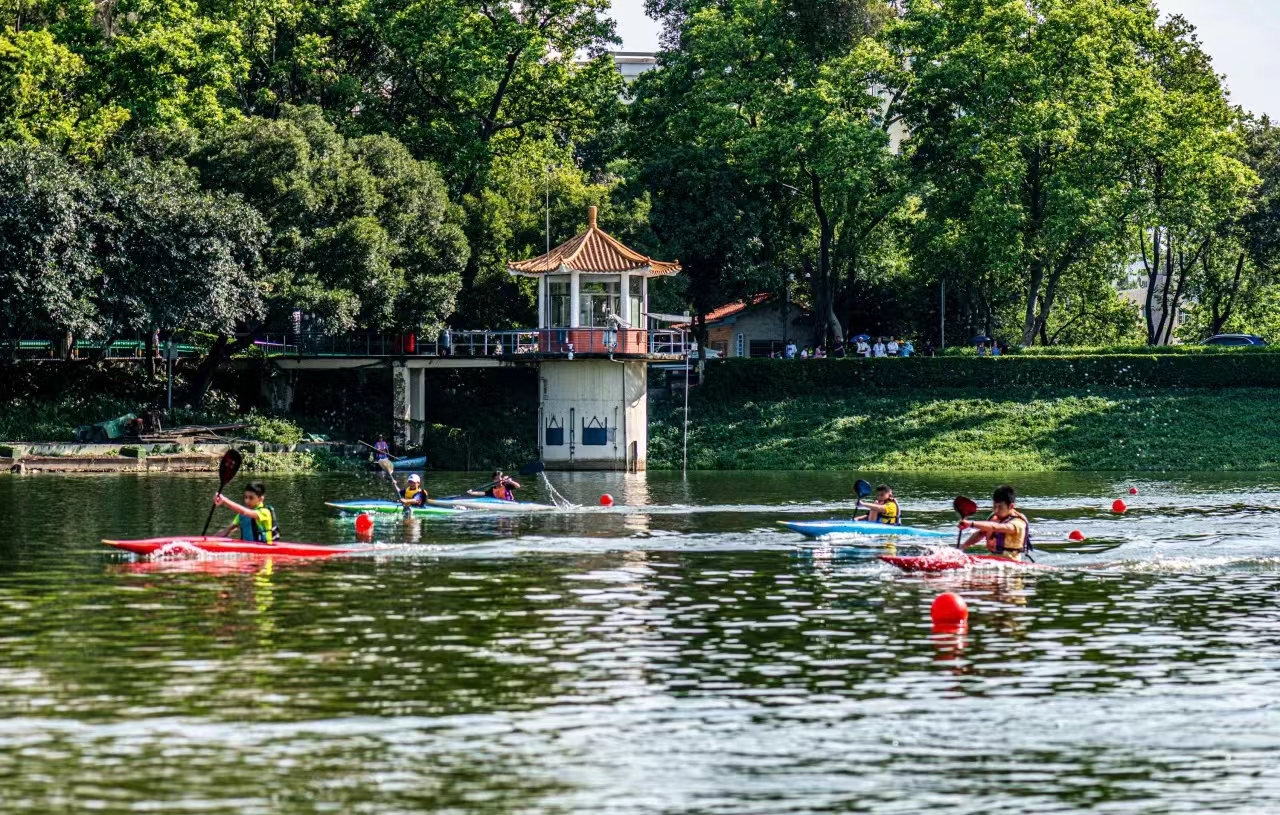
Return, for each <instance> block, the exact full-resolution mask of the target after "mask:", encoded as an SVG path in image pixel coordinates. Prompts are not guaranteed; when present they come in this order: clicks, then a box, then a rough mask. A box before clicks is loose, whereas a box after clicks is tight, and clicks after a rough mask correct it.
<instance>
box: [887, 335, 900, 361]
mask: <svg viewBox="0 0 1280 815" xmlns="http://www.w3.org/2000/svg"><path fill="white" fill-rule="evenodd" d="M884 348H885V350H886V351H888V352H889V356H891V357H896V356H897V355H898V351H899V348H898V341H897V340H895V339H894V338H893V337H890V338H889V342H888V344H886V345H885V347H884Z"/></svg>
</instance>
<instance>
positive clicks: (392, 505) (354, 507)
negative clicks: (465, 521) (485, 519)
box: [325, 498, 466, 516]
mask: <svg viewBox="0 0 1280 815" xmlns="http://www.w3.org/2000/svg"><path fill="white" fill-rule="evenodd" d="M325 506H327V507H329V508H331V509H336V510H338V511H339V512H378V513H383V514H388V515H390V514H396V515H403V514H405V513H406V512H408V513H409V514H410V515H414V516H430V515H457V514H458V513H461V512H466V510H465V509H462V508H460V507H436V506H430V505H427V506H425V507H406V506H405V505H404V504H402V503H400V502H399V501H383V500H380V499H377V498H363V499H361V500H359V501H329V502H327V503H326V504H325Z"/></svg>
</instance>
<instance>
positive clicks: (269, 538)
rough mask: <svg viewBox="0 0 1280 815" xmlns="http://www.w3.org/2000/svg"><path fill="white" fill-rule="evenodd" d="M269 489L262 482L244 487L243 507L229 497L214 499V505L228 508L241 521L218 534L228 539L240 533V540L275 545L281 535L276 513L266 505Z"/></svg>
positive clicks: (220, 495)
mask: <svg viewBox="0 0 1280 815" xmlns="http://www.w3.org/2000/svg"><path fill="white" fill-rule="evenodd" d="M266 494H267V488H266V487H265V486H263V484H262V482H261V481H250V482H249V483H248V484H245V485H244V505H243V506H241V505H240V504H237V503H236V502H235V501H232V500H231V499H230V498H228V497H227V496H225V495H223V494H221V493H219V494H217V495H215V496H214V497H213V503H215V504H217V505H218V506H220V507H226V508H227V509H229V510H231V511H232V512H234V513H236V514H237V515H239V516H240V520H239V521H237V522H236V523H233V524H231V525H230V526H228V527H227V528H226V529H223V530H222V531H220V532H219V533H218V534H219V535H220V536H222V537H228V536H230V535H231V533H232V532H238V533H239V536H240V540H243V541H258V542H259V543H265V544H266V545H268V546H272V545H274V544H275V540H276V537H277V536H278V535H279V527H278V525H277V524H276V511H275V509H273V508H272V507H269V506H267V505H266V503H265V498H266Z"/></svg>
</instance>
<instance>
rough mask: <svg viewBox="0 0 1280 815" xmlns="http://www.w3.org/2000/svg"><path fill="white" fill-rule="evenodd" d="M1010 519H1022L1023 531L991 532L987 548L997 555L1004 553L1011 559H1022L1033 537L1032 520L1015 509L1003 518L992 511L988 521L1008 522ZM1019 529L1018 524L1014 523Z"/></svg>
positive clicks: (988, 536)
mask: <svg viewBox="0 0 1280 815" xmlns="http://www.w3.org/2000/svg"><path fill="white" fill-rule="evenodd" d="M1010 519H1016V520H1020V521H1022V531H1021V532H991V533H989V534H988V535H987V536H986V537H987V548H989V549H990V550H991V551H992V552H994V553H995V554H997V555H1004V556H1005V557H1008V558H1009V559H1011V560H1020V559H1021V558H1022V553H1023V552H1024V551H1026V549H1027V542H1028V540H1029V539H1030V537H1031V521H1029V520H1027V516H1026V515H1023V514H1022V513H1021V512H1019V511H1018V510H1016V509H1015V510H1013V511H1012V512H1010V513H1009V514H1008V515H1006V516H1005V517H1003V518H1000V517H997V516H996V515H995V514H994V513H992V515H991V517H990V518H988V519H987V520H988V521H995V522H996V523H1002V524H1003V523H1008V522H1009V520H1010ZM1014 529H1017V525H1016V524H1015V525H1014Z"/></svg>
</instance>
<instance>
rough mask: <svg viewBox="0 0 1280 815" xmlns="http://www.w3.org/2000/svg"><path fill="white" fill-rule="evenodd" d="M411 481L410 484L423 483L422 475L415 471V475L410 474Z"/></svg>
mask: <svg viewBox="0 0 1280 815" xmlns="http://www.w3.org/2000/svg"><path fill="white" fill-rule="evenodd" d="M409 483H410V484H421V483H422V476H420V475H418V474H417V473H414V474H413V475H411V476H409Z"/></svg>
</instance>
